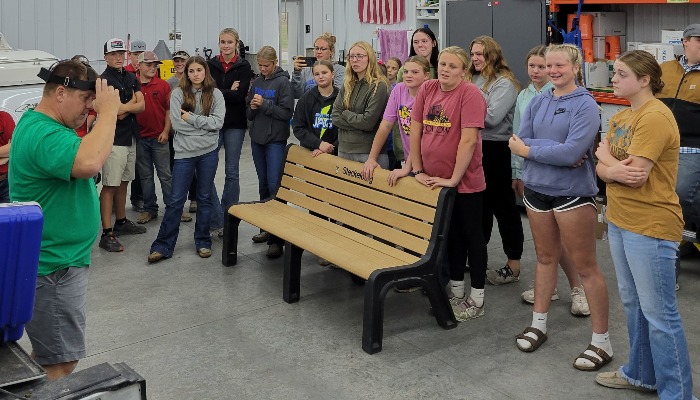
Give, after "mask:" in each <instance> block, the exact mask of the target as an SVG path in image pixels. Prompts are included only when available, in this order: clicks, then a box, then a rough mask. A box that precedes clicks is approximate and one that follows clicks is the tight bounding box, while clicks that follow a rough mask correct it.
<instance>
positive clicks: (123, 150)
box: [102, 140, 136, 186]
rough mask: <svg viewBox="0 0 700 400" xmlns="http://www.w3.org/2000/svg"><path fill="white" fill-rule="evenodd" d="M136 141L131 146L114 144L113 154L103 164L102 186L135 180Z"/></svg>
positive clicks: (117, 184)
mask: <svg viewBox="0 0 700 400" xmlns="http://www.w3.org/2000/svg"><path fill="white" fill-rule="evenodd" d="M135 169H136V141H135V140H134V141H132V142H131V146H112V154H110V155H109V158H108V159H107V161H106V162H105V164H104V165H103V166H102V186H119V185H121V184H122V182H130V181H133V180H134V176H135Z"/></svg>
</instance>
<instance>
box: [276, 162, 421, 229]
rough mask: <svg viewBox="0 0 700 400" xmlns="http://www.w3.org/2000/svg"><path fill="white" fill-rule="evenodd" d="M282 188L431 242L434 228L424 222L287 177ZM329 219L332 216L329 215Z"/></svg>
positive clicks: (283, 179) (284, 177)
mask: <svg viewBox="0 0 700 400" xmlns="http://www.w3.org/2000/svg"><path fill="white" fill-rule="evenodd" d="M282 186H283V187H286V188H288V189H291V190H293V191H295V192H300V193H303V194H306V195H308V196H310V197H313V198H315V199H317V200H320V201H323V202H327V203H329V204H332V205H334V206H336V207H339V208H342V209H344V210H347V211H350V212H353V213H355V214H361V215H363V216H366V217H369V218H370V219H373V220H375V221H377V222H380V223H382V224H384V225H388V226H392V227H396V228H399V229H401V230H402V231H404V232H409V233H411V234H413V235H415V236H418V237H420V238H423V239H425V240H430V233H431V232H432V230H433V227H432V225H430V224H426V223H425V222H423V221H418V220H416V219H413V218H410V217H407V216H404V215H401V214H398V213H396V212H393V211H390V210H387V209H384V208H381V207H377V206H375V205H374V204H371V203H366V202H364V201H362V200H357V199H353V198H350V197H348V196H345V195H342V194H339V193H336V192H334V191H332V190H329V189H326V188H322V187H319V186H316V185H312V184H310V183H307V182H304V181H300V180H298V179H294V178H292V177H290V176H286V175H285V176H283V177H282ZM327 217H332V216H330V215H327Z"/></svg>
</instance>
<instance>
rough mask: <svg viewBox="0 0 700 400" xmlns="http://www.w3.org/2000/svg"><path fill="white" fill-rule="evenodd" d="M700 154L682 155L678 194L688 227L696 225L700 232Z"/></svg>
mask: <svg viewBox="0 0 700 400" xmlns="http://www.w3.org/2000/svg"><path fill="white" fill-rule="evenodd" d="M698 189H700V154H681V155H680V159H679V161H678V181H677V182H676V193H678V198H679V200H680V203H681V208H683V219H684V220H685V224H686V226H688V227H691V226H692V225H691V224H695V229H696V230H700V199H699V198H698V197H699V196H700V195H698Z"/></svg>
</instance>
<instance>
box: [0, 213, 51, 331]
mask: <svg viewBox="0 0 700 400" xmlns="http://www.w3.org/2000/svg"><path fill="white" fill-rule="evenodd" d="M43 225H44V216H43V214H42V213H41V207H40V206H39V204H38V203H33V202H31V203H2V204H0V343H5V342H14V341H16V340H19V338H21V337H22V332H23V330H24V324H26V323H27V322H29V320H31V319H32V311H33V310H34V293H35V292H36V276H37V270H38V268H39V249H40V247H41V230H42V228H43Z"/></svg>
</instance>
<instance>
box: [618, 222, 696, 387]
mask: <svg viewBox="0 0 700 400" xmlns="http://www.w3.org/2000/svg"><path fill="white" fill-rule="evenodd" d="M608 238H609V241H610V253H611V255H612V260H613V263H614V264H615V271H616V273H617V286H618V290H619V292H620V300H622V305H623V306H624V307H625V314H626V315H627V332H628V334H629V340H630V353H629V361H628V362H627V363H626V364H625V365H623V366H622V367H620V373H621V374H622V376H623V377H625V378H626V379H627V380H628V381H629V382H630V383H631V384H633V385H636V386H642V387H646V388H649V389H654V388H655V389H656V390H657V392H658V395H659V398H660V399H683V400H685V399H688V400H690V399H692V398H693V394H692V388H693V381H692V372H691V369H690V356H689V355H688V344H687V342H686V339H685V333H684V332H683V323H682V322H681V316H680V314H679V313H678V303H677V302H676V290H675V286H676V274H675V262H676V250H677V249H678V243H676V242H672V241H668V240H661V239H656V238H652V237H649V236H644V235H640V234H636V233H633V232H630V231H627V230H624V229H621V228H619V227H617V226H616V225H614V224H612V223H608Z"/></svg>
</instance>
